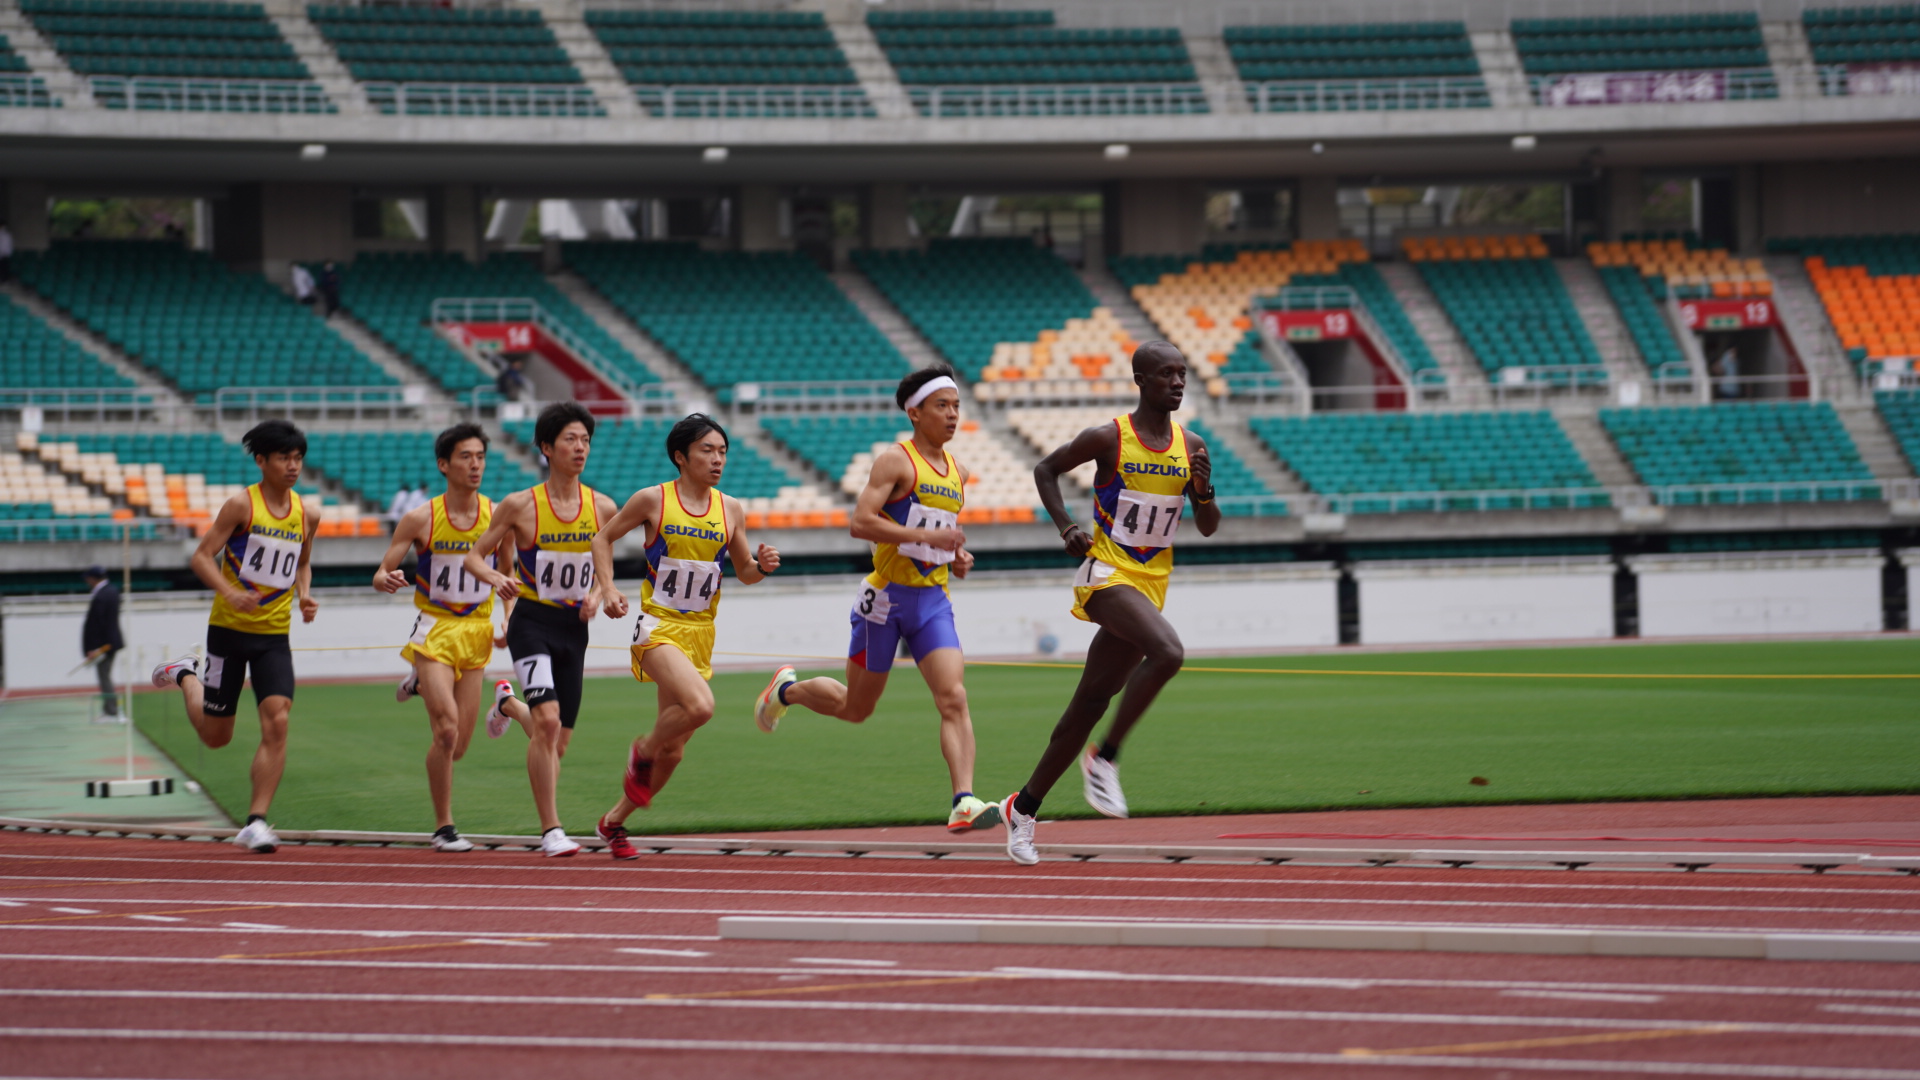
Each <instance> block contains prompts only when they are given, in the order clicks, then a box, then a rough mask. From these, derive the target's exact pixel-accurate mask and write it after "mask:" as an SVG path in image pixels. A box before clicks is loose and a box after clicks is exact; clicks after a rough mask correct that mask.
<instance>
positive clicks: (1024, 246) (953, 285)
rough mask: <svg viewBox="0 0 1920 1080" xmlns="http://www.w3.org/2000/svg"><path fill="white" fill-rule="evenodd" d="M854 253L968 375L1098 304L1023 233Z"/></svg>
mask: <svg viewBox="0 0 1920 1080" xmlns="http://www.w3.org/2000/svg"><path fill="white" fill-rule="evenodd" d="M853 259H854V265H856V266H857V267H859V269H860V271H861V272H862V273H864V274H866V275H867V277H868V278H870V279H871V280H872V281H873V283H874V285H875V286H877V287H878V288H879V289H880V291H881V293H883V294H884V295H885V296H886V298H887V299H888V300H889V301H891V302H892V303H893V306H894V307H896V308H899V309H900V312H901V313H902V314H904V315H905V316H906V317H907V320H908V321H909V322H911V323H912V324H913V325H914V327H915V328H916V329H917V330H919V331H920V333H921V334H922V335H923V336H925V337H926V339H927V340H928V341H929V342H931V343H932V344H933V347H934V348H936V349H938V350H940V354H941V355H942V356H943V357H945V358H946V360H947V362H948V363H950V364H952V365H953V366H954V368H955V369H956V370H958V371H959V372H960V373H961V374H962V375H964V376H965V377H966V378H967V379H969V380H977V379H979V378H980V375H981V372H982V371H984V370H985V369H986V366H987V364H988V363H990V362H991V361H992V360H993V353H994V347H995V346H996V345H999V344H1001V343H1018V342H1031V341H1036V340H1037V339H1038V338H1039V336H1040V334H1041V333H1042V332H1043V331H1048V330H1053V331H1058V330H1060V329H1061V328H1062V327H1064V326H1065V325H1066V324H1067V321H1068V320H1069V319H1085V318H1088V317H1089V316H1091V315H1092V314H1093V309H1094V307H1095V300H1094V298H1093V294H1092V293H1090V292H1088V291H1087V287H1086V285H1084V284H1082V283H1081V281H1080V279H1079V278H1078V277H1076V276H1074V273H1073V270H1072V269H1071V268H1069V267H1068V266H1067V264H1066V263H1064V262H1061V261H1060V260H1059V259H1057V258H1055V257H1054V256H1053V254H1052V253H1051V252H1048V251H1045V250H1042V249H1041V248H1039V247H1037V246H1036V245H1035V244H1034V243H1033V242H1032V241H1030V240H1026V239H1024V238H1007V239H1001V238H993V239H944V238H943V239H937V240H934V241H933V242H932V243H931V244H929V245H928V247H927V249H926V250H925V251H856V252H854V254H853Z"/></svg>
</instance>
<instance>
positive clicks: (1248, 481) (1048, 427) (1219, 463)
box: [1007, 406, 1287, 516]
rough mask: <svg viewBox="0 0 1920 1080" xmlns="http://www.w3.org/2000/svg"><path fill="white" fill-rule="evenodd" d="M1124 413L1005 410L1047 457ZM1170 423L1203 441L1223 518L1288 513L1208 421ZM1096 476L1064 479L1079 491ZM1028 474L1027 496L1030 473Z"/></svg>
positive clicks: (1088, 467) (1182, 418) (1080, 473)
mask: <svg viewBox="0 0 1920 1080" xmlns="http://www.w3.org/2000/svg"><path fill="white" fill-rule="evenodd" d="M1125 411H1126V409H1125V407H1114V406H1091V407H1089V406H1077V407H1073V408H1019V409H1009V410H1008V411H1007V423H1008V424H1009V425H1010V426H1011V427H1012V428H1013V430H1014V432H1015V433H1016V434H1018V435H1019V436H1020V437H1021V438H1022V439H1024V440H1025V441H1026V442H1027V444H1028V445H1029V446H1031V447H1033V449H1034V450H1035V451H1036V452H1038V453H1041V454H1048V453H1051V452H1053V451H1054V450H1055V449H1057V448H1058V447H1060V446H1062V445H1063V444H1065V443H1067V442H1070V441H1072V439H1073V437H1074V436H1076V435H1078V434H1080V433H1081V432H1082V431H1085V430H1086V429H1087V428H1090V427H1095V426H1098V425H1101V424H1111V423H1112V422H1113V419H1114V417H1116V416H1118V415H1120V414H1121V413H1123V412H1125ZM1174 419H1175V420H1176V421H1178V422H1179V423H1180V424H1182V425H1184V426H1186V427H1188V428H1190V429H1192V430H1193V432H1194V433H1195V434H1197V435H1199V436H1200V437H1201V438H1202V439H1205V440H1206V443H1207V455H1208V456H1209V457H1210V458H1211V459H1212V460H1213V483H1214V490H1215V491H1216V492H1217V493H1218V494H1219V496H1220V497H1221V498H1226V499H1229V500H1231V501H1230V502H1228V503H1223V504H1222V505H1221V511H1222V513H1225V514H1227V515H1229V516H1244V515H1249V514H1253V513H1256V512H1258V513H1261V514H1273V515H1277V514H1284V513H1286V512H1287V504H1286V500H1284V499H1279V498H1274V497H1273V496H1272V493H1271V492H1269V491H1268V490H1267V486H1266V485H1265V484H1264V483H1261V481H1260V478H1259V477H1258V476H1256V475H1254V472H1253V470H1252V469H1250V468H1248V467H1247V463H1246V462H1244V461H1242V460H1240V456H1239V455H1238V454H1236V453H1234V452H1233V448H1232V447H1230V446H1228V445H1226V443H1224V442H1222V441H1221V440H1219V439H1216V438H1214V437H1213V431H1212V429H1211V428H1209V427H1208V426H1207V423H1206V421H1204V420H1202V419H1200V418H1199V417H1198V416H1193V415H1189V414H1187V413H1181V414H1178V415H1176V416H1175V417H1174ZM1094 472H1095V469H1094V465H1093V463H1092V462H1088V463H1086V464H1084V465H1081V466H1080V467H1079V468H1076V469H1074V470H1073V471H1072V472H1071V473H1069V474H1067V475H1068V476H1069V477H1070V478H1071V479H1072V480H1073V482H1074V483H1076V484H1078V485H1080V487H1082V488H1086V489H1091V488H1092V487H1093V480H1094ZM1028 475H1029V480H1028V490H1029V492H1031V490H1032V480H1031V478H1030V477H1031V473H1030V472H1029V474H1028Z"/></svg>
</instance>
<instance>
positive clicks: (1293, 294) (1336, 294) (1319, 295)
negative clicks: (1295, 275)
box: [1253, 285, 1360, 311]
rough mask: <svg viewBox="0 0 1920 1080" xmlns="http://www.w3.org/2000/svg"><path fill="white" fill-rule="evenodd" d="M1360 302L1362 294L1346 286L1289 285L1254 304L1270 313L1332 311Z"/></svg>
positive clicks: (1258, 298)
mask: <svg viewBox="0 0 1920 1080" xmlns="http://www.w3.org/2000/svg"><path fill="white" fill-rule="evenodd" d="M1359 301H1360V294H1359V293H1356V292H1355V291H1354V290H1352V289H1350V288H1348V287H1347V286H1345V285H1288V286H1286V287H1285V288H1283V289H1280V290H1279V291H1277V292H1273V293H1269V294H1267V295H1266V296H1258V297H1255V298H1254V301H1253V302H1254V304H1255V306H1257V307H1261V308H1265V309H1267V310H1269V311H1330V310H1335V309H1339V308H1351V307H1353V306H1354V305H1355V304H1356V303H1359Z"/></svg>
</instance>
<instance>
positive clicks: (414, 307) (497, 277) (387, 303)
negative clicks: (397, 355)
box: [340, 253, 660, 394]
mask: <svg viewBox="0 0 1920 1080" xmlns="http://www.w3.org/2000/svg"><path fill="white" fill-rule="evenodd" d="M340 296H341V301H342V303H343V304H344V305H345V307H346V308H347V309H348V310H349V311H350V312H352V313H353V315H354V316H355V317H356V318H358V319H359V320H360V321H361V322H364V323H366V324H367V325H368V326H369V327H371V328H372V329H373V330H374V332H375V333H378V334H379V335H380V336H381V337H382V338H384V339H385V340H386V342H387V344H389V345H391V346H393V347H394V348H395V349H396V350H398V351H399V352H401V353H402V354H404V355H405V356H407V357H408V358H409V359H411V360H412V361H413V362H414V363H416V364H418V365H420V367H422V368H424V369H426V371H427V373H428V374H430V375H432V376H433V378H434V379H435V381H437V382H439V383H440V385H441V386H442V387H444V388H446V389H447V390H448V391H449V392H452V393H456V394H460V393H465V392H467V391H470V390H472V389H473V388H474V387H476V386H490V385H491V384H492V382H493V376H492V375H491V374H489V373H488V372H486V371H484V370H482V369H481V368H480V367H478V366H477V365H475V364H474V363H473V362H472V361H471V360H468V359H467V358H466V357H465V356H464V355H463V354H462V353H461V352H460V351H459V350H458V349H455V348H454V347H453V346H452V345H451V344H449V343H448V342H447V340H446V339H445V338H443V337H441V336H440V335H439V333H437V332H436V331H435V330H434V329H433V323H432V318H433V302H434V301H435V300H443V299H459V298H491V299H502V298H525V299H530V300H533V301H535V302H537V303H538V304H539V305H540V306H541V308H542V309H544V310H545V311H546V313H547V314H548V315H549V316H551V317H552V318H553V319H555V320H557V321H558V322H560V323H561V324H563V325H564V326H565V327H566V328H567V329H568V330H570V331H572V332H573V333H574V334H576V335H578V336H579V337H580V338H581V339H582V340H584V341H585V342H586V343H587V345H588V347H590V348H592V349H593V350H594V351H596V352H598V353H599V354H600V356H601V358H602V359H603V360H604V361H605V362H606V363H607V364H608V365H609V366H610V367H611V368H612V369H613V371H612V374H615V375H617V376H620V377H622V378H625V379H626V380H627V381H629V382H632V383H634V384H635V385H637V386H644V385H646V384H647V383H653V382H658V381H659V378H660V377H659V376H658V375H655V374H654V373H653V371H652V370H651V369H649V368H648V367H647V366H646V365H645V364H642V363H641V362H640V361H639V360H637V359H635V358H634V356H633V354H632V353H630V352H628V351H627V350H626V348H625V347H624V346H622V345H621V344H620V343H619V342H618V341H616V340H614V338H613V336H612V335H610V334H608V333H607V332H606V331H605V330H603V329H601V328H600V324H599V323H596V322H594V321H593V319H592V318H591V317H590V316H588V315H587V314H586V313H585V312H583V311H581V310H580V309H579V308H578V307H576V306H575V305H574V303H573V301H572V300H569V299H567V297H566V295H565V294H563V293H561V292H560V290H558V289H556V288H554V287H553V285H552V284H551V283H549V282H548V281H547V279H546V278H545V277H543V276H542V275H541V273H540V268H539V267H538V266H537V265H535V264H534V263H532V262H530V261H528V260H527V259H526V258H524V257H522V256H519V255H495V256H493V257H492V258H490V259H488V260H487V261H485V262H482V263H470V262H467V261H466V260H465V259H463V258H461V257H460V256H458V255H454V254H425V253H404V254H395V253H373V254H363V255H361V256H360V257H359V258H358V259H356V260H355V261H354V263H353V265H352V266H351V267H348V268H346V269H343V270H342V271H341V275H340Z"/></svg>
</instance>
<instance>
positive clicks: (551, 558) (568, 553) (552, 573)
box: [519, 484, 600, 608]
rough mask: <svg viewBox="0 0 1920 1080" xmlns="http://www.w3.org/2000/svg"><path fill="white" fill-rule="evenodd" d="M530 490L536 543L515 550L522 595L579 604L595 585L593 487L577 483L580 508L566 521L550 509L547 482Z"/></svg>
mask: <svg viewBox="0 0 1920 1080" xmlns="http://www.w3.org/2000/svg"><path fill="white" fill-rule="evenodd" d="M532 490H533V513H534V541H533V546H532V547H525V548H521V549H519V550H520V559H519V575H520V586H521V590H520V599H521V601H522V602H526V601H529V600H530V601H532V602H533V603H536V604H545V605H547V606H548V607H560V608H577V607H579V606H580V605H581V604H582V603H584V602H586V599H587V593H589V592H590V591H592V589H593V537H594V534H595V533H597V532H599V531H600V512H599V510H598V509H596V508H595V507H594V499H593V489H592V488H590V487H588V486H587V485H585V484H581V485H580V511H579V513H577V514H575V515H574V516H573V517H572V518H570V519H569V518H562V517H560V516H559V515H558V514H555V513H554V512H553V497H552V496H551V495H549V494H548V493H547V485H545V484H541V485H540V486H539V487H537V488H534V489H532Z"/></svg>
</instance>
